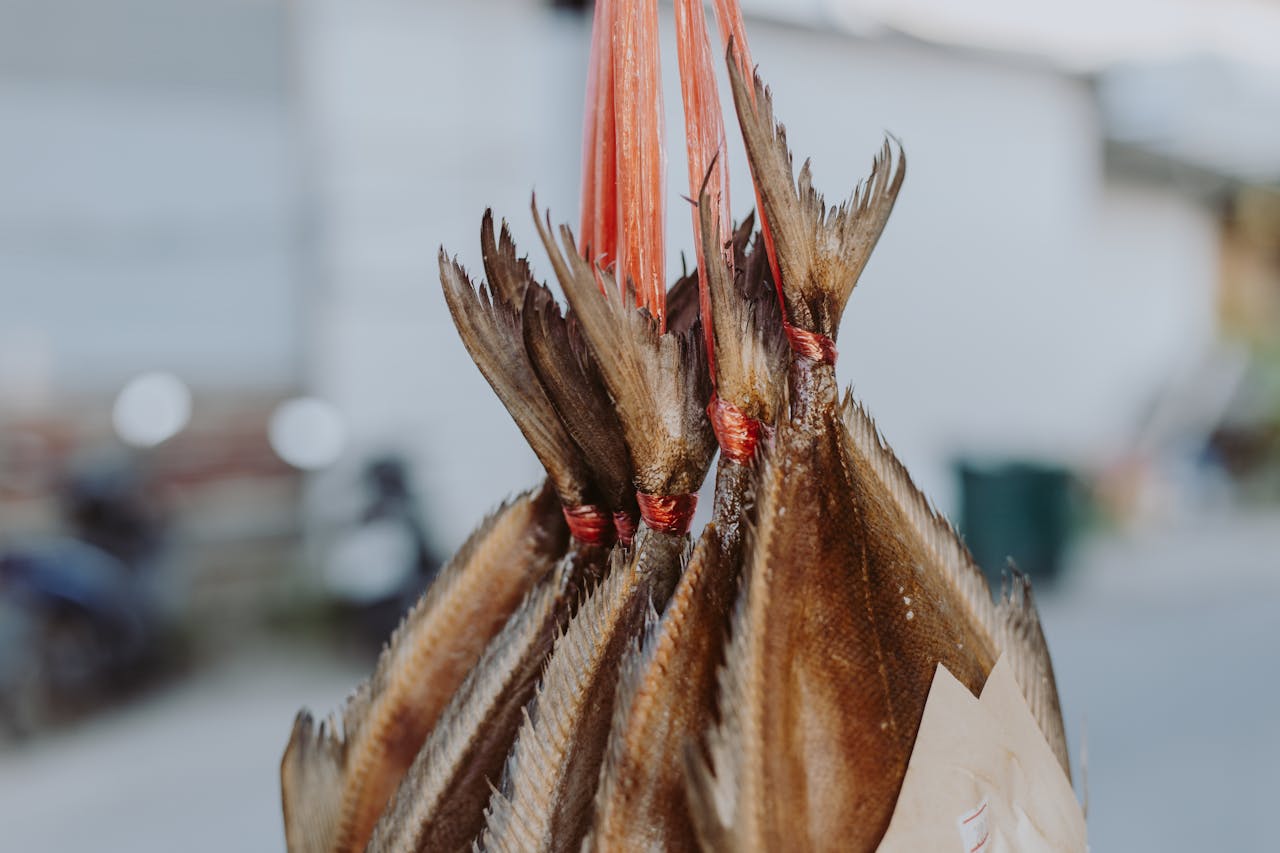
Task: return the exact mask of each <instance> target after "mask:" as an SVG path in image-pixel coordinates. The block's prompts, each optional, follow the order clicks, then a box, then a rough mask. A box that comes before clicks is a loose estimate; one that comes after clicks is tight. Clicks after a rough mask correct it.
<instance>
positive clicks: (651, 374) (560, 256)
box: [534, 210, 716, 495]
mask: <svg viewBox="0 0 1280 853" xmlns="http://www.w3.org/2000/svg"><path fill="white" fill-rule="evenodd" d="M534 219H535V221H536V222H537V223H538V230H539V233H540V234H541V235H542V241H543V243H544V244H545V246H546V248H547V254H548V255H549V256H550V258H551V263H552V266H553V267H554V268H555V271H556V275H557V277H558V278H559V279H560V286H561V287H562V288H563V289H564V292H565V296H566V297H568V300H569V305H570V306H571V307H572V308H573V312H574V314H575V315H576V316H577V318H578V322H579V323H580V324H581V328H582V333H583V337H584V338H585V339H586V340H587V343H588V344H589V345H590V347H591V349H592V351H593V352H594V353H595V354H596V361H597V363H598V364H599V365H600V373H601V375H602V376H603V378H604V382H605V385H606V386H607V387H608V389H609V394H610V396H612V398H613V400H614V403H615V404H616V406H617V410H618V415H619V417H620V418H621V420H622V428H623V433H624V435H625V436H626V443H627V448H628V450H629V451H630V453H631V462H632V469H633V471H634V473H635V485H636V488H637V489H639V490H640V491H642V492H646V493H648V494H653V495H679V494H688V493H690V492H694V491H696V490H697V488H698V486H699V485H701V483H702V479H703V477H705V476H706V472H707V467H708V466H709V465H710V464H711V456H712V454H713V453H714V452H715V448H716V442H715V436H714V434H713V433H712V431H711V424H710V423H709V422H708V420H707V414H706V406H707V400H708V398H709V397H710V394H711V383H710V378H709V377H708V375H707V357H706V351H705V350H704V348H703V342H702V331H701V327H700V325H699V324H698V323H697V322H695V323H694V326H693V327H691V328H689V329H687V330H685V331H683V332H675V331H670V332H667V333H665V334H664V333H662V332H661V331H660V329H659V326H658V323H657V321H656V320H655V319H654V318H653V317H652V316H651V315H650V314H649V313H648V311H646V310H644V309H639V308H635V307H634V305H635V299H634V297H632V296H630V295H629V294H624V293H623V292H622V291H621V290H620V289H619V288H618V287H617V286H616V284H615V283H614V281H613V276H612V275H611V274H610V273H609V272H607V271H604V270H593V269H592V268H591V266H590V264H588V263H587V262H586V261H585V260H583V259H582V257H581V256H579V255H578V253H577V252H576V251H574V248H573V247H574V245H575V243H574V240H573V235H572V233H571V232H570V231H569V229H568V228H562V229H561V239H562V240H563V242H564V247H565V250H566V251H565V252H564V253H562V252H561V250H560V246H559V245H558V244H557V243H556V241H555V239H554V238H553V237H552V235H551V231H550V223H549V222H547V223H544V222H543V221H542V220H541V219H540V218H539V217H538V216H537V213H536V210H535V214H534ZM566 254H567V258H566ZM597 275H598V276H599V277H600V279H601V280H602V281H603V290H604V292H603V293H601V285H600V284H599V283H598V282H597Z"/></svg>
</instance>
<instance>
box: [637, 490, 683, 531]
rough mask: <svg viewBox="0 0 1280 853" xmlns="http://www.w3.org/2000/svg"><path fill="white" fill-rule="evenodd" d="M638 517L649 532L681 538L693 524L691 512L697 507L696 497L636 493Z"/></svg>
mask: <svg viewBox="0 0 1280 853" xmlns="http://www.w3.org/2000/svg"><path fill="white" fill-rule="evenodd" d="M636 502H637V503H639V504H640V517H641V518H642V519H644V523H645V524H646V525H648V527H649V529H650V530H656V531H658V532H660V533H672V534H675V535H676V536H683V535H684V534H686V533H688V532H689V527H690V525H692V524H693V511H694V510H695V509H697V507H698V496H697V495H646V494H645V493H644V492H636Z"/></svg>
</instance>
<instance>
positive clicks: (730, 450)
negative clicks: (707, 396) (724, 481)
mask: <svg viewBox="0 0 1280 853" xmlns="http://www.w3.org/2000/svg"><path fill="white" fill-rule="evenodd" d="M707 417H709V418H710V419H711V428H712V429H713V430H715V433H716V440H717V441H719V442H720V452H721V453H723V454H724V455H725V456H727V457H728V458H729V459H731V460H733V461H734V462H737V463H738V464H739V465H747V464H749V463H750V462H751V460H752V458H753V457H754V456H755V455H756V446H757V445H759V443H760V434H761V433H762V432H763V431H765V430H766V429H767V428H766V427H765V426H764V424H762V423H760V421H758V420H756V419H755V418H753V417H749V416H748V415H747V413H746V412H744V411H742V409H740V408H738V407H737V406H735V405H734V404H733V403H730V402H727V401H725V400H722V399H721V398H720V397H718V396H716V395H715V394H712V395H711V402H710V403H708V404H707Z"/></svg>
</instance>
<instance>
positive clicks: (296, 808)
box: [280, 710, 346, 853]
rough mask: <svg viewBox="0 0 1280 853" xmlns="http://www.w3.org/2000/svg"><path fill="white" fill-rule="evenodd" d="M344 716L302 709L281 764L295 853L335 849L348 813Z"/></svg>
mask: <svg viewBox="0 0 1280 853" xmlns="http://www.w3.org/2000/svg"><path fill="white" fill-rule="evenodd" d="M341 726H342V718H341V717H340V716H336V715H335V716H331V717H330V718H329V719H327V720H322V721H320V722H317V721H316V720H315V718H314V717H312V716H311V713H310V712H309V711H305V710H304V711H299V712H298V716H297V719H296V720H294V723H293V733H292V735H291V736H290V737H289V746H288V747H287V748H286V749H285V753H284V760H283V761H281V763H280V788H281V791H282V793H283V800H284V835H285V843H286V845H287V846H288V848H289V851H290V853H330V851H331V850H332V848H333V842H334V839H335V838H336V837H337V834H338V823H339V821H340V820H341V818H342V774H343V767H344V765H345V763H346V743H345V741H344V740H343V737H342V731H341Z"/></svg>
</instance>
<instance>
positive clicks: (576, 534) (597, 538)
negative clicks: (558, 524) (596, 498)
mask: <svg viewBox="0 0 1280 853" xmlns="http://www.w3.org/2000/svg"><path fill="white" fill-rule="evenodd" d="M564 520H565V521H566V522H567V523H568V524H569V535H570V536H572V537H573V538H574V539H577V540H578V541H579V542H581V543H583V544H584V545H608V544H609V543H610V542H611V541H612V539H613V519H612V518H610V517H609V514H608V513H606V512H605V511H604V510H602V509H601V508H600V507H598V506H593V505H592V504H583V505H582V506H573V507H570V506H567V507H564Z"/></svg>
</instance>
